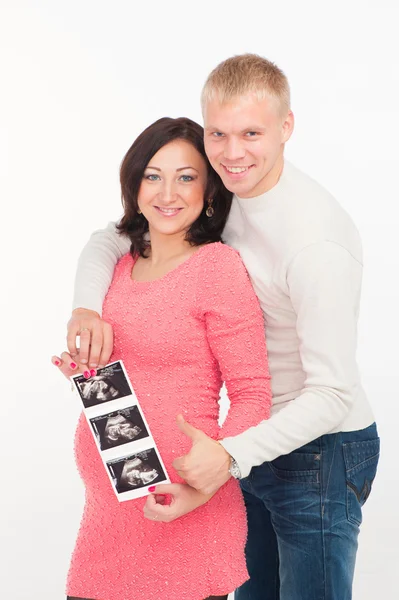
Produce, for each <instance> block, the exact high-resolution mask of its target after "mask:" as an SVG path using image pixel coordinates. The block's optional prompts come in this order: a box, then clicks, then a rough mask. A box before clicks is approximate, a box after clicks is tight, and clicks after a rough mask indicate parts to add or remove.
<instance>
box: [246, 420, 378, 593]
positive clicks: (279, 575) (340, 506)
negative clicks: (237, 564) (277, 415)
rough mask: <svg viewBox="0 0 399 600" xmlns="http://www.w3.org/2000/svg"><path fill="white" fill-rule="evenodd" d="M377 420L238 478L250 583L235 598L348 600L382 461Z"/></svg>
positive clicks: (326, 437)
mask: <svg viewBox="0 0 399 600" xmlns="http://www.w3.org/2000/svg"><path fill="white" fill-rule="evenodd" d="M379 450H380V440H379V437H378V433H377V428H376V425H375V423H374V424H373V425H370V427H367V428H366V429H362V430H360V431H350V432H344V433H334V434H328V435H323V436H322V437H320V438H318V439H317V440H315V441H314V442H311V443H310V444H306V445H305V446H303V447H302V448H299V449H298V450H296V451H295V452H292V453H291V454H288V455H286V456H280V457H279V458H277V459H276V460H273V461H272V462H269V463H264V464H263V465H261V466H259V467H254V468H253V469H252V471H251V473H250V474H249V476H248V477H246V478H245V479H243V480H242V481H241V486H242V490H243V493H244V498H245V503H246V507H247V514H248V541H247V547H246V556H247V565H248V571H249V575H250V580H249V581H247V582H246V583H244V585H242V586H241V587H240V588H239V589H238V590H236V592H235V600H350V599H351V598H352V581H353V573H354V568H355V560H356V551H357V538H358V534H359V526H360V524H361V522H362V506H363V504H364V503H365V501H366V500H367V498H368V496H369V494H370V491H371V485H372V483H373V480H374V477H375V474H376V470H377V464H378V459H379Z"/></svg>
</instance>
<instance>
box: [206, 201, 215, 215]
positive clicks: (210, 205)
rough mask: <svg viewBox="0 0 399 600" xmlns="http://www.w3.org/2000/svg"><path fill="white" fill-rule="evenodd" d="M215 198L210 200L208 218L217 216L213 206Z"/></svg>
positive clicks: (207, 210)
mask: <svg viewBox="0 0 399 600" xmlns="http://www.w3.org/2000/svg"><path fill="white" fill-rule="evenodd" d="M212 202H213V198H209V200H208V208H207V209H206V211H205V214H206V216H207V217H209V218H211V217H213V215H214V214H215V209H214V208H213V206H212Z"/></svg>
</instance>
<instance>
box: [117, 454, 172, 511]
mask: <svg viewBox="0 0 399 600" xmlns="http://www.w3.org/2000/svg"><path fill="white" fill-rule="evenodd" d="M107 467H108V469H109V474H110V477H111V480H112V483H113V485H114V487H115V490H116V492H117V494H118V495H119V494H120V495H123V496H125V497H126V499H129V500H130V499H132V498H137V497H139V496H141V495H142V494H141V493H140V490H141V489H142V488H147V487H148V486H151V485H156V484H158V483H161V482H162V483H165V482H166V479H167V477H166V474H165V472H164V469H163V466H162V464H161V461H160V458H159V455H158V452H157V451H156V449H155V448H147V449H146V450H142V451H141V452H137V453H135V454H131V455H129V456H123V457H122V458H117V459H116V460H112V461H108V462H107ZM124 499H125V498H123V500H124Z"/></svg>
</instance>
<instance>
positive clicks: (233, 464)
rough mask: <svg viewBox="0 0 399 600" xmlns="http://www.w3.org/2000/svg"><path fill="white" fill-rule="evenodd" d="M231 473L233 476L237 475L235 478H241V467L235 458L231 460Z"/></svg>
mask: <svg viewBox="0 0 399 600" xmlns="http://www.w3.org/2000/svg"><path fill="white" fill-rule="evenodd" d="M230 473H231V474H232V476H233V477H235V479H240V477H241V471H240V467H239V466H238V464H237V463H236V461H235V460H234V458H233V459H232V461H231V467H230Z"/></svg>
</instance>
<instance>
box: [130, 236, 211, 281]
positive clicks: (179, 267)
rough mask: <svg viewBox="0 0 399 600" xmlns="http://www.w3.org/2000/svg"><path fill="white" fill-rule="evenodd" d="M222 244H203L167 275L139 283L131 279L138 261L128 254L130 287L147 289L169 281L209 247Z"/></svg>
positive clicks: (136, 257)
mask: <svg viewBox="0 0 399 600" xmlns="http://www.w3.org/2000/svg"><path fill="white" fill-rule="evenodd" d="M221 243H222V242H211V243H209V244H205V245H204V246H201V247H200V248H198V250H196V251H195V252H193V253H192V254H190V256H189V257H188V258H186V260H184V261H183V262H182V263H180V264H179V265H177V267H175V268H174V269H171V270H170V271H168V272H167V273H165V274H164V275H162V276H161V277H157V279H149V280H145V281H139V280H137V279H133V277H132V270H133V267H134V265H135V264H136V261H137V259H138V255H136V256H132V255H131V254H128V257H129V270H128V273H129V279H130V281H131V283H132V285H134V286H137V287H142V288H144V287H149V286H151V285H154V284H155V285H156V284H158V283H162V282H164V281H166V280H168V279H170V278H171V277H173V276H174V275H176V274H177V273H179V272H180V271H182V270H183V269H185V268H187V266H189V264H190V263H191V262H192V261H193V260H194V259H195V258H196V257H197V256H198V255H200V254H201V253H202V252H203V251H204V250H205V249H206V248H209V246H215V245H216V244H221Z"/></svg>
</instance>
